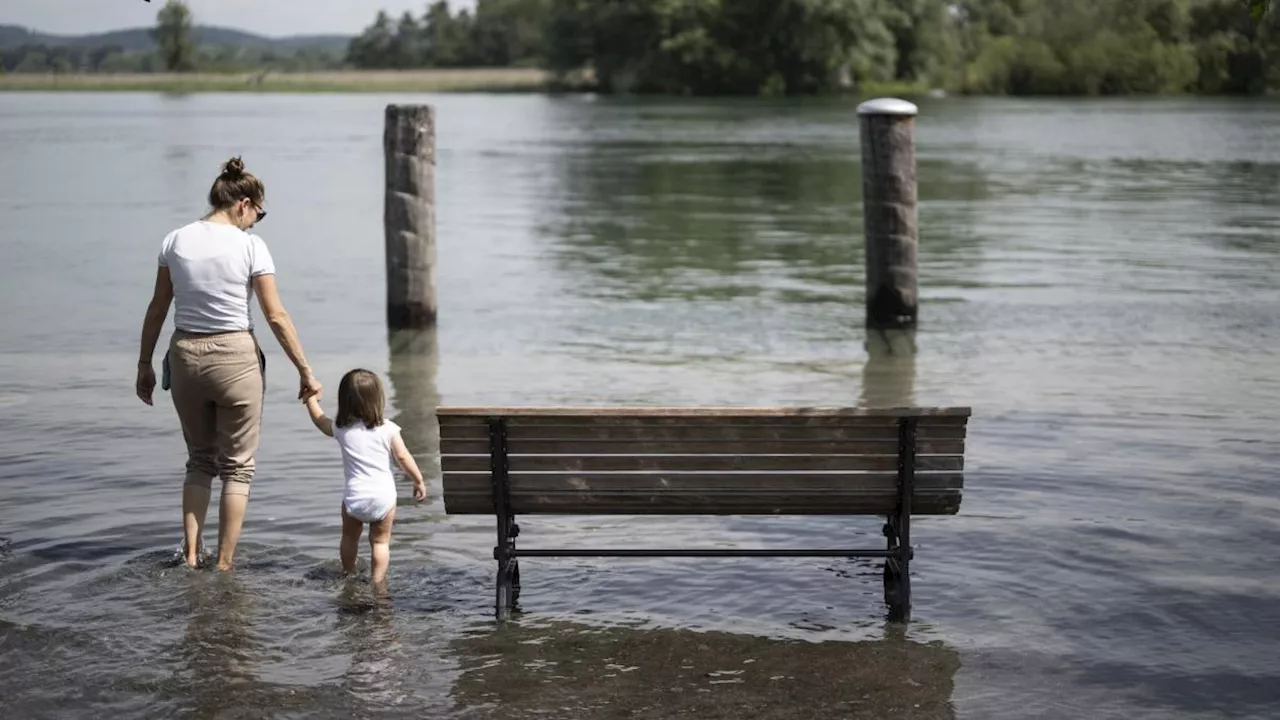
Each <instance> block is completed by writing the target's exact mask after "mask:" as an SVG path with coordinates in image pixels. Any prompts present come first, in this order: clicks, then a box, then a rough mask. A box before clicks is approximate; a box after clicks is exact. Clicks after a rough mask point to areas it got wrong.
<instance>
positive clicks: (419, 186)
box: [382, 105, 436, 330]
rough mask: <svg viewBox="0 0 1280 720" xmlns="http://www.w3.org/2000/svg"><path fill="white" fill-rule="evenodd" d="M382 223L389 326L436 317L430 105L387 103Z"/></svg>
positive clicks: (419, 324)
mask: <svg viewBox="0 0 1280 720" xmlns="http://www.w3.org/2000/svg"><path fill="white" fill-rule="evenodd" d="M382 149H383V152H384V154H385V156H386V173H387V176H386V201H385V205H384V210H383V225H384V228H385V232H386V252H387V326H388V327H389V328H391V329H392V330H402V329H415V328H425V327H430V326H432V325H434V324H435V322H436V188H435V182H436V117H435V108H433V107H431V106H430V105H388V106H387V116H386V128H385V130H384V131H383V136H382Z"/></svg>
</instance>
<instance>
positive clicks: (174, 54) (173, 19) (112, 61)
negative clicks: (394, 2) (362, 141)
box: [0, 0, 346, 73]
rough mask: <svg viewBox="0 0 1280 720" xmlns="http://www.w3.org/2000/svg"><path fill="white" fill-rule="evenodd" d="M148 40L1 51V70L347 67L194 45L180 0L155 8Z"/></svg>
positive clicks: (316, 54) (288, 54)
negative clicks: (129, 47)
mask: <svg viewBox="0 0 1280 720" xmlns="http://www.w3.org/2000/svg"><path fill="white" fill-rule="evenodd" d="M151 37H152V39H154V40H155V44H156V47H155V49H154V50H145V51H142V50H135V51H126V50H125V49H124V48H123V47H121V46H119V45H105V46H100V47H85V46H78V45H71V46H63V45H59V46H56V47H51V46H47V45H39V44H36V45H23V46H20V47H16V48H10V49H0V70H6V71H11V72H32V73H48V72H57V73H70V72H105V73H145V72H162V71H169V72H189V71H194V70H201V71H205V72H243V71H249V70H277V71H281V72H290V71H303V70H327V69H333V68H339V67H343V66H344V65H345V64H346V58H345V57H344V56H343V54H342V53H340V52H335V51H331V50H326V49H323V48H307V47H304V48H298V49H296V50H290V51H277V50H270V49H250V48H244V47H238V46H232V45H198V44H197V43H196V41H195V37H194V23H193V18H192V15H191V10H190V9H189V8H188V7H187V5H186V3H183V2H182V1H181V0H168V1H167V2H166V3H165V4H164V5H163V6H162V7H161V8H160V10H159V12H158V13H157V14H156V25H155V28H154V29H152V31H151Z"/></svg>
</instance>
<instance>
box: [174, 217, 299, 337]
mask: <svg viewBox="0 0 1280 720" xmlns="http://www.w3.org/2000/svg"><path fill="white" fill-rule="evenodd" d="M160 266H161V267H167V268H169V276H170V277H171V278H172V279H173V301H174V305H175V306H176V310H175V311H174V315H173V324H174V327H176V328H177V329H179V330H183V331H186V332H193V333H219V332H233V331H237V330H252V329H253V318H252V315H251V314H250V312H249V304H250V302H251V301H252V300H253V278H255V277H257V276H259V275H274V274H275V272H276V266H275V262H274V261H272V259H271V251H270V250H267V244H266V243H264V242H263V241H262V238H260V237H258V236H257V235H251V234H249V233H247V232H245V231H244V230H241V229H240V228H238V227H235V226H233V225H226V224H224V223H214V222H208V221H205V220H200V221H197V222H193V223H191V224H190V225H185V226H183V227H180V228H178V229H177V230H174V231H173V232H171V233H169V235H168V236H167V237H166V238H165V239H164V244H163V245H161V246H160Z"/></svg>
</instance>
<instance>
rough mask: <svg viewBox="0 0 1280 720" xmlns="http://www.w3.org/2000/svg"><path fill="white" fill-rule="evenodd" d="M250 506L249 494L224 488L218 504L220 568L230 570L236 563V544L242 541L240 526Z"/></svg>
mask: <svg viewBox="0 0 1280 720" xmlns="http://www.w3.org/2000/svg"><path fill="white" fill-rule="evenodd" d="M248 506H249V496H248V495H230V494H228V493H227V492H226V488H225V487H224V488H223V493H222V501H221V502H220V503H219V505H218V569H219V570H230V569H231V566H232V565H233V564H234V563H235V559H236V544H237V543H239V542H240V528H241V527H242V526H243V525H244V513H245V510H246V509H247V508H248Z"/></svg>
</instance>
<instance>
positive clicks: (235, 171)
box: [222, 156, 244, 180]
mask: <svg viewBox="0 0 1280 720" xmlns="http://www.w3.org/2000/svg"><path fill="white" fill-rule="evenodd" d="M222 177H223V179H225V180H238V179H239V178H241V177H244V161H243V160H241V159H240V158H239V157H238V156H237V157H233V158H231V159H230V160H228V161H227V162H226V163H224V164H223V165H222Z"/></svg>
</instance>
